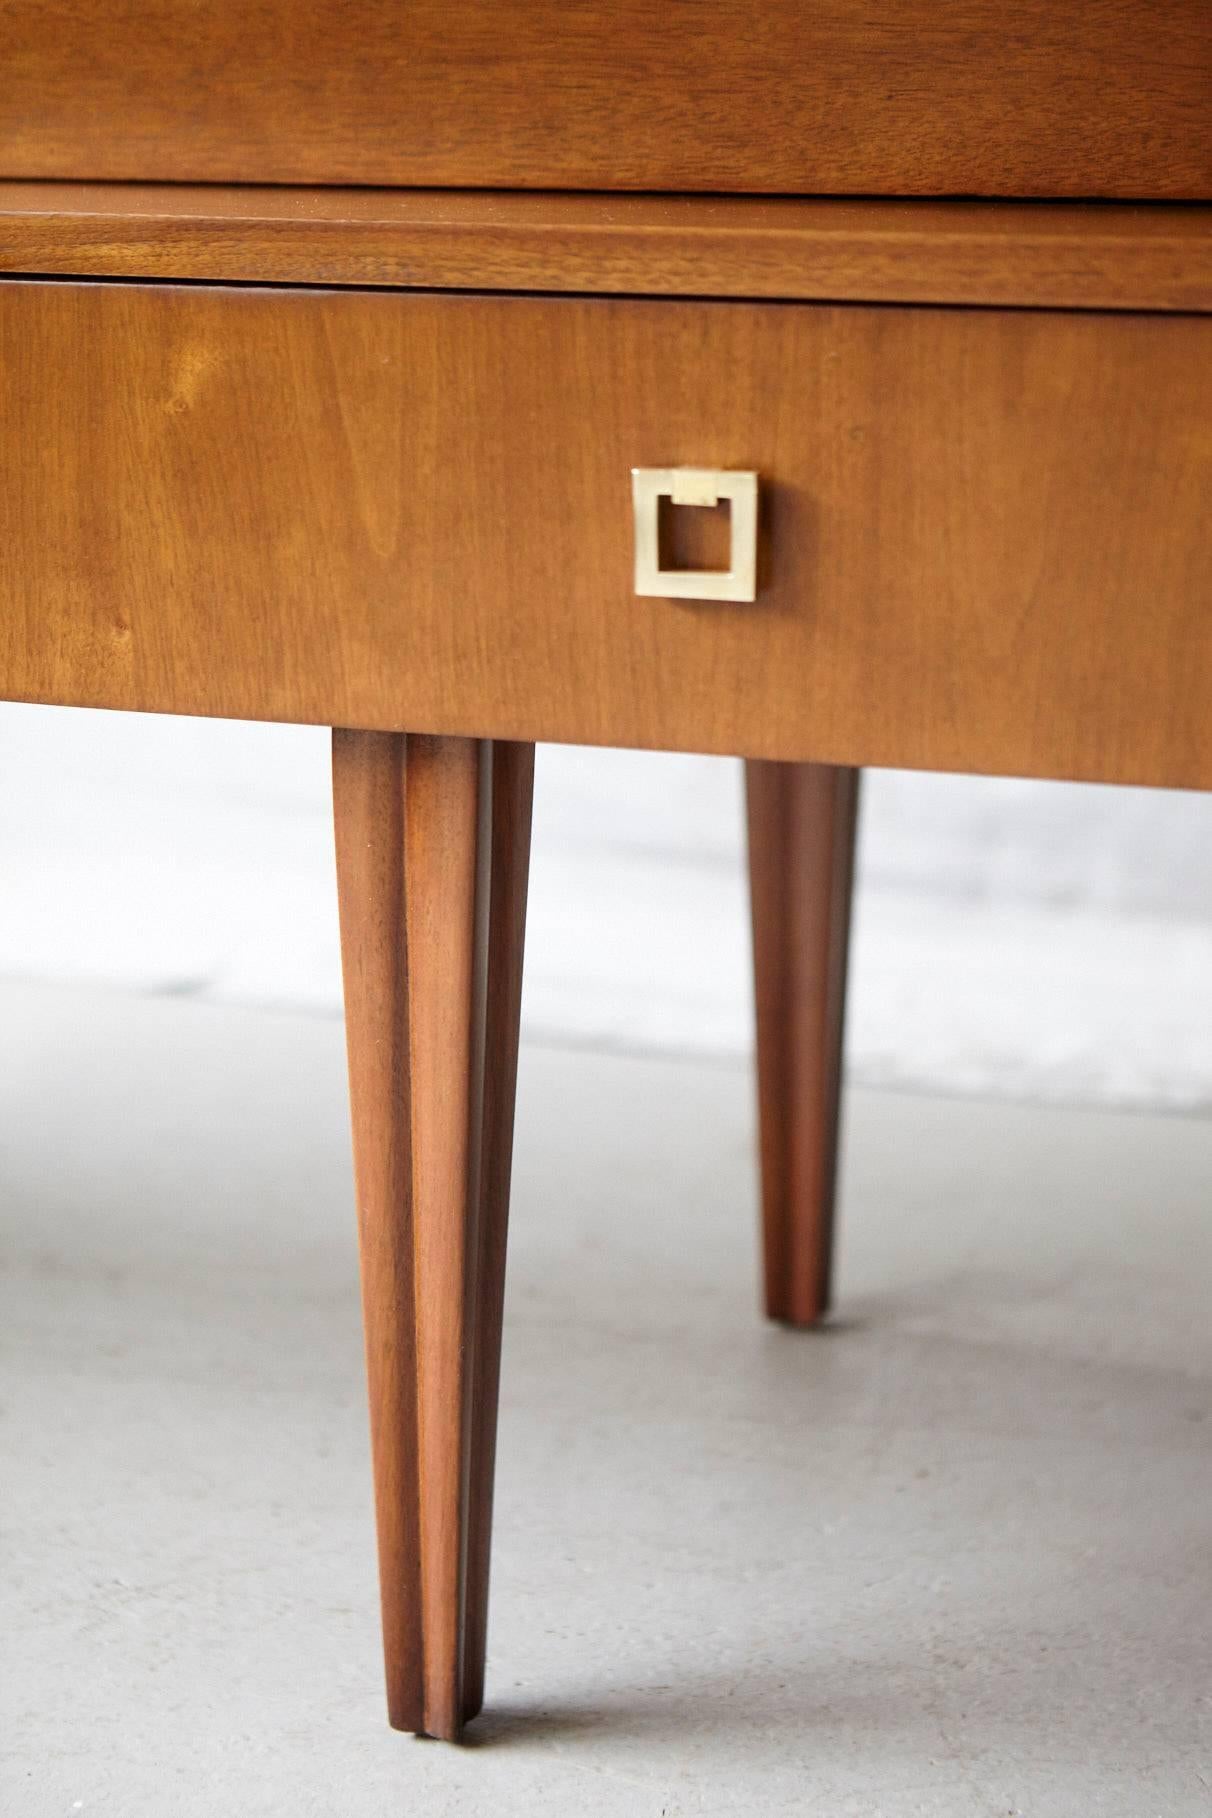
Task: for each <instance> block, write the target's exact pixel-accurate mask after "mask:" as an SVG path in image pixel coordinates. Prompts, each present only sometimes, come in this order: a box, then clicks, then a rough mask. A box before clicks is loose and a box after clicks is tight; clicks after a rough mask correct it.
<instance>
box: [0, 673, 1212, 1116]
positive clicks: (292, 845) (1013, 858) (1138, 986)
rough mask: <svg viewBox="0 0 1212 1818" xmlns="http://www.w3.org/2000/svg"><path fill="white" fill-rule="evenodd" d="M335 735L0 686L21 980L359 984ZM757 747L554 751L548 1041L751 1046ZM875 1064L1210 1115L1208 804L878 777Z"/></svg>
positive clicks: (857, 1022)
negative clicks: (748, 841) (338, 822)
mask: <svg viewBox="0 0 1212 1818" xmlns="http://www.w3.org/2000/svg"><path fill="white" fill-rule="evenodd" d="M329 816H330V789H329V778H328V738H327V734H325V733H324V732H322V731H319V730H316V729H314V728H301V727H281V726H251V725H235V724H231V723H228V722H222V721H202V720H174V719H158V718H153V717H143V716H134V715H126V714H103V713H93V712H83V711H74V712H73V711H65V710H55V709H44V708H35V707H12V706H6V707H3V708H0V973H8V974H12V975H20V976H24V977H39V978H46V979H62V980H71V979H79V980H84V979H87V980H90V981H101V982H107V983H110V984H113V985H115V986H119V987H122V988H126V989H131V990H137V991H144V992H157V991H170V992H177V993H190V994H193V995H197V996H199V997H203V998H207V997H209V998H214V999H222V1000H226V1001H228V1002H232V1001H235V1002H244V1003H250V1004H276V1005H292V1006H304V1007H307V1008H310V1009H313V1010H315V1011H317V1012H320V1013H331V1014H336V1013H338V1011H339V1005H340V977H339V959H338V950H337V932H336V912H335V900H334V882H333V865H332V847H331V830H330V820H329ZM742 865H743V844H742V817H741V795H740V767H739V766H738V765H737V764H734V763H728V762H725V761H722V760H716V759H702V758H686V757H670V756H652V755H647V754H637V753H626V752H601V751H580V750H574V749H571V748H568V747H543V748H542V749H541V751H540V753H539V767H538V782H537V794H536V825H535V850H534V864H533V871H532V886H531V916H530V929H529V937H528V945H527V967H526V993H525V1009H524V1016H525V1021H526V1026H527V1029H528V1031H529V1033H530V1034H531V1036H532V1037H537V1038H541V1039H545V1040H553V1041H565V1042H567V1041H574V1042H578V1043H581V1042H586V1043H595V1044H607V1045H613V1046H620V1047H644V1048H658V1049H660V1048H664V1049H669V1050H691V1051H697V1052H707V1053H712V1054H725V1055H727V1054H735V1053H739V1052H742V1051H744V1050H745V1049H746V1048H747V1047H748V1045H749V1043H750V1041H751V1024H750V1002H749V983H750V982H749V953H748V931H747V924H746V919H745V916H746V911H745V890H744V877H743V868H742ZM849 1064H850V1068H851V1072H852V1075H853V1076H854V1077H858V1078H861V1079H864V1080H867V1081H874V1082H882V1083H888V1084H894V1085H904V1086H910V1087H912V1086H929V1087H932V1088H940V1087H941V1088H943V1089H947V1090H959V1091H975V1092H996V1093H1005V1094H1013V1095H1017V1096H1031V1097H1042V1098H1058V1099H1059V1098H1064V1099H1088V1100H1094V1101H1104V1102H1106V1101H1111V1102H1120V1103H1141V1104H1164V1105H1171V1106H1174V1107H1176V1108H1184V1109H1191V1108H1212V797H1207V796H1198V795H1184V794H1180V793H1163V792H1156V791H1147V790H1110V789H1099V788H1092V787H1078V786H1067V785H1060V784H1038V783H1027V782H1016V781H990V780H986V779H976V778H968V777H935V776H919V775H912V774H909V773H906V772H887V771H884V772H872V773H869V774H868V776H867V778H866V793H865V799H864V809H863V824H862V835H861V844H860V889H859V901H858V909H857V920H856V938H855V948H854V968H853V989H852V999H851V1016H850V1025H849Z"/></svg>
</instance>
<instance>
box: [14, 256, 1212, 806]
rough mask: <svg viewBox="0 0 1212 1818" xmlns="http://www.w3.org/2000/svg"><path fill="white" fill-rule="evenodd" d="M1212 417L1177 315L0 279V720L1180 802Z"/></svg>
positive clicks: (1196, 332) (1202, 583) (1209, 360)
mask: <svg viewBox="0 0 1212 1818" xmlns="http://www.w3.org/2000/svg"><path fill="white" fill-rule="evenodd" d="M1210 426H1212V321H1210V320H1208V319H1207V318H1202V317H1193V316H1161V315H1155V316H1127V315H1083V314H1076V313H1074V314H1050V313H1047V312H1030V311H1022V312H1016V313H1015V312H1006V313H1002V312H997V311H990V310H975V311H965V310H930V309H881V308H871V309H868V308H863V307H858V306H846V307H838V308H833V307H823V306H812V305H806V304H805V305H798V304H797V305H771V304H740V303H736V304H733V303H681V302H637V301H609V300H597V301H581V300H571V299H569V300H559V299H543V300H540V299H533V300H527V299H513V298H508V299H506V298H478V297H462V296H451V295H444V296H443V295H436V296H435V295H403V294H376V293H370V292H341V291H329V292H289V291H273V290H262V291H223V290H218V289H203V288H165V289H156V288H153V287H148V288H142V287H137V286H125V285H120V284H100V285H73V284H63V283H59V284H36V283H13V282H10V283H7V284H3V285H0V462H2V464H3V485H0V694H3V695H7V696H9V697H11V698H14V699H20V700H42V701H62V702H78V703H82V704H89V705H97V706H113V707H129V708H144V709H152V710H158V711H166V712H179V713H206V714H223V715H232V716H235V717H247V718H254V719H257V718H265V719H286V720H305V721H312V722H318V723H321V724H330V725H347V726H361V727H368V728H378V729H382V730H402V729H405V728H408V729H412V730H419V731H425V732H446V733H462V734H472V735H477V736H480V735H489V736H493V737H504V738H515V739H522V740H526V741H533V740H535V739H555V740H571V741H574V742H575V741H580V742H584V743H593V744H605V745H635V746H651V747H659V748H671V749H680V750H699V751H719V752H730V753H736V754H740V755H743V756H747V757H767V758H787V759H799V760H808V761H817V762H827V763H835V764H846V765H864V764H891V765H908V766H922V767H926V768H933V769H943V770H947V769H959V770H974V771H984V772H993V773H1009V774H1023V775H1042V776H1068V777H1088V778H1093V779H1103V780H1106V781H1120V782H1128V781H1134V782H1148V783H1162V784H1178V785H1187V786H1204V787H1206V786H1208V785H1209V784H1212V715H1210V714H1209V712H1208V702H1209V699H1210V698H1212V610H1210V601H1209V589H1210V586H1212V514H1209V512H1208V498H1209V496H1210V493H1212V427H1210ZM633 465H639V466H653V467H667V466H675V465H703V466H718V467H724V468H752V469H755V470H756V471H757V472H758V474H759V475H760V476H761V488H762V513H763V516H762V523H761V529H760V542H759V564H758V597H757V600H756V602H755V603H753V604H751V605H743V604H741V605H731V604H724V603H716V604H709V605H703V604H695V603H693V602H682V603H675V602H671V601H666V600H660V599H639V598H637V597H636V596H635V594H634V592H633V586H632V505H631V483H630V469H631V467H632V466H633Z"/></svg>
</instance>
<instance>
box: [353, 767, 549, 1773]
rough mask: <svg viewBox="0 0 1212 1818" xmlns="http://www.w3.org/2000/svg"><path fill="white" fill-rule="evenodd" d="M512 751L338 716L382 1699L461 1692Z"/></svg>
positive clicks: (505, 975)
mask: <svg viewBox="0 0 1212 1818" xmlns="http://www.w3.org/2000/svg"><path fill="white" fill-rule="evenodd" d="M532 775H533V751H532V750H531V749H529V748H521V747H511V746H503V745H496V746H494V745H492V744H491V743H489V742H487V741H480V740H469V739H432V738H423V737H422V738H406V737H404V736H402V735H391V734H376V733H361V732H345V731H338V732H336V733H335V734H334V739H333V801H334V812H335V821H336V841H337V877H338V886H339V898H340V909H341V951H342V961H343V968H344V975H345V1021H346V1035H347V1043H348V1050H349V1079H350V1102H351V1108H352V1121H353V1145H354V1167H355V1175H356V1182H357V1204H358V1229H359V1243H360V1252H361V1264H362V1300H363V1312H364V1321H365V1331H366V1360H367V1374H368V1380H369V1388H370V1410H371V1441H372V1450H373V1458H374V1475H375V1507H376V1516H377V1524H378V1532H379V1569H380V1581H381V1590H382V1608H383V1638H384V1652H385V1657H386V1667H387V1697H388V1714H389V1716H390V1719H391V1722H392V1724H393V1725H394V1726H395V1727H396V1728H397V1729H405V1730H414V1731H417V1732H421V1733H424V1734H426V1735H431V1736H440V1737H444V1738H446V1739H448V1740H454V1739H456V1738H457V1737H458V1736H459V1734H460V1733H461V1731H462V1727H463V1724H464V1723H465V1722H466V1721H468V1720H469V1719H470V1718H471V1717H473V1716H474V1715H475V1713H476V1712H477V1711H478V1710H479V1708H480V1704H481V1701H482V1697H483V1683H484V1657H483V1654H484V1638H485V1633H486V1624H487V1596H488V1542H489V1529H490V1524H491V1509H492V1470H493V1458H494V1447H495V1431H496V1404H497V1383H498V1374H499V1368H500V1344H501V1313H502V1304H503V1292H504V1269H505V1230H506V1223H507V1218H508V1207H509V1173H510V1158H511V1149H512V1129H513V1095H514V1083H515V1079H516V1072H517V1041H518V1005H519V1001H520V991H521V966H522V935H523V926H524V921H525V904H526V884H525V879H526V867H527V858H528V852H529V841H530V792H531V778H532Z"/></svg>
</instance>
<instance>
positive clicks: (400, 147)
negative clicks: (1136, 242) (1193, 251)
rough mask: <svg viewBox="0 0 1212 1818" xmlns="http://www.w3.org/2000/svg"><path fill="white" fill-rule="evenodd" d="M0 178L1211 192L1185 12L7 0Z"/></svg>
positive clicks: (1181, 3) (719, 0) (1034, 1)
mask: <svg viewBox="0 0 1212 1818" xmlns="http://www.w3.org/2000/svg"><path fill="white" fill-rule="evenodd" d="M0 65H2V67H3V69H4V81H3V83H2V84H0V174H3V175H5V176H10V177H63V178H85V179H87V178H109V179H119V180H125V179H148V180H152V181H174V182H176V181H180V182H191V183H192V182H213V181H218V182H226V183H240V182H259V183H270V182H272V183H370V184H404V185H417V184H436V185H441V186H447V187H448V186H460V185H466V186H468V187H472V188H485V187H488V188H503V187H504V188H523V189H533V188H552V189H603V190H610V189H633V190H634V189H639V190H654V189H655V190H699V191H751V192H778V193H784V194H821V195H828V194H845V195H996V196H1101V197H1115V196H1119V197H1127V198H1136V197H1152V198H1168V199H1173V200H1187V201H1190V200H1206V199H1209V198H1212V115H1210V112H1209V108H1208V94H1209V84H1210V80H1212V9H1210V8H1209V7H1208V6H1207V5H1206V4H1203V3H1202V0H1096V3H1095V0H1088V3H1087V4H1084V5H1076V4H1074V5H1058V4H1056V0H898V4H897V5H895V6H878V5H874V4H872V3H871V0H814V4H812V5H806V4H804V0H763V4H762V5H761V7H760V8H757V9H755V8H754V7H753V6H752V5H750V4H748V3H747V0H679V4H678V5H676V6H664V7H662V6H654V5H652V4H651V0H573V3H571V4H570V3H569V0H491V3H489V0H409V4H407V5H405V4H402V3H401V0H344V3H343V4H342V5H340V6H338V5H336V4H333V0H210V4H208V5H205V6H200V5H198V4H196V0H7V3H6V5H5V7H4V8H3V12H2V15H0Z"/></svg>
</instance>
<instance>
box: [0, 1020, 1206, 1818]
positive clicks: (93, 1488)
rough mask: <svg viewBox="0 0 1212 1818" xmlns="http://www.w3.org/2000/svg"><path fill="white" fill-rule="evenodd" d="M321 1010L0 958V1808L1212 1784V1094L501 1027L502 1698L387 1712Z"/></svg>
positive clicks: (817, 1795)
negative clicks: (187, 995) (799, 1172)
mask: <svg viewBox="0 0 1212 1818" xmlns="http://www.w3.org/2000/svg"><path fill="white" fill-rule="evenodd" d="M343 1095H344V1081H343V1055H342V1036H341V1029H340V1026H339V1024H338V1023H337V1022H335V1021H332V1020H325V1019H322V1018H306V1017H298V1016H291V1015H282V1014H271V1013H266V1012H250V1011H239V1010H221V1009H215V1008H210V1007H205V1006H199V1005H195V1004H190V1003H188V1002H184V1001H176V1002H174V1001H168V1000H140V999H137V998H131V997H124V996H119V995H113V996H106V995H103V994H99V993H88V992H86V991H76V990H69V989H66V988H63V987H58V988H55V987H35V986H21V987H17V986H13V985H6V986H4V987H3V990H2V991H0V1211H2V1216H3V1232H4V1237H3V1245H4V1279H3V1287H4V1294H5V1301H4V1307H3V1312H2V1315H0V1317H2V1322H3V1323H2V1337H3V1342H4V1346H5V1353H6V1357H5V1365H4V1372H5V1388H4V1396H3V1402H4V1422H3V1425H4V1438H3V1447H4V1454H3V1455H4V1464H3V1489H2V1492H0V1495H2V1514H3V1523H4V1530H5V1538H4V1553H5V1558H6V1570H5V1573H4V1593H3V1594H4V1607H3V1610H2V1611H0V1633H2V1635H3V1648H2V1655H0V1676H2V1687H0V1749H2V1750H3V1765H2V1767H0V1809H2V1810H3V1812H4V1814H5V1818H43V1815H44V1814H45V1815H47V1818H50V1815H51V1814H54V1815H56V1818H58V1815H59V1814H70V1813H74V1812H82V1813H93V1812H95V1813H105V1814H121V1815H123V1818H125V1815H126V1814H131V1815H139V1818H142V1815H144V1814H146V1815H147V1818H194V1815H198V1818H201V1815H203V1814H205V1815H206V1818H219V1815H220V1814H221V1815H222V1818H229V1815H233V1814H234V1815H235V1818H257V1815H259V1814H271V1813H272V1814H275V1815H279V1814H281V1815H286V1814H289V1815H291V1818H296V1815H298V1818H303V1815H309V1814H316V1815H321V1814H322V1815H324V1818H330V1815H331V1818H369V1815H371V1814H374V1815H376V1818H378V1815H380V1814H382V1815H386V1814H391V1815H392V1818H397V1815H407V1814H413V1813H416V1814H425V1818H430V1815H432V1814H446V1813H450V1814H475V1815H479V1814H489V1813H491V1814H493V1818H508V1814H511V1813H517V1814H527V1815H528V1818H542V1815H544V1814H553V1815H554V1814H559V1815H560V1818H569V1814H572V1813H576V1814H582V1813H587V1814H598V1813H602V1814H607V1813H618V1814H626V1815H627V1818H659V1815H661V1814H666V1815H667V1818H673V1815H674V1814H689V1813H695V1814H697V1813H703V1814H712V1815H713V1818H714V1815H716V1814H731V1813H753V1814H761V1815H762V1818H776V1815H778V1814H783V1813H796V1814H801V1813H813V1814H815V1813H820V1814H826V1815H828V1818H847V1815H854V1818H859V1815H862V1818H879V1815H887V1818H902V1815H908V1814H916V1813H925V1814H930V1815H931V1818H950V1815H951V1814H954V1815H955V1818H983V1815H985V1814H988V1815H989V1818H998V1815H1003V1814H1012V1813H1021V1814H1025V1815H1029V1818H1095V1815H1101V1814H1114V1815H1116V1818H1152V1815H1153V1814H1163V1815H1164V1818H1178V1815H1180V1814H1187V1813H1191V1814H1195V1813H1207V1812H1208V1811H1209V1810H1212V1734H1210V1726H1209V1697H1210V1693H1212V1636H1210V1632H1209V1629H1210V1625H1209V1621H1208V1611H1209V1602H1210V1600H1209V1592H1210V1590H1212V1545H1210V1541H1212V1421H1210V1419H1209V1405H1210V1397H1209V1381H1210V1378H1212V1322H1210V1320H1209V1317H1208V1307H1209V1285H1210V1283H1212V1125H1210V1124H1209V1123H1207V1122H1199V1121H1194V1120H1187V1121H1185V1120H1182V1119H1178V1118H1169V1119H1159V1118H1153V1117H1148V1116H1141V1115H1118V1116H1110V1115H1107V1114H1105V1113H1090V1112H1062V1111H1057V1110H1048V1111H1040V1110H1033V1109H1025V1108H1016V1107H1010V1106H1006V1105H991V1104H983V1103H964V1102H958V1101H953V1102H947V1101H942V1100H931V1099H924V1098H912V1097H907V1096H906V1097H896V1096H891V1095H879V1094H873V1093H866V1094H858V1093H856V1094H854V1095H853V1096H852V1101H851V1105H850V1118H849V1130H848V1137H849V1140H848V1153H847V1162H846V1169H845V1177H844V1199H845V1218H844V1224H843V1239H842V1255H841V1297H840V1315H839V1318H838V1320H837V1322H836V1323H835V1325H834V1326H833V1327H832V1328H831V1329H830V1330H829V1331H826V1332H824V1333H821V1334H819V1335H811V1336H796V1335H792V1334H789V1333H786V1332H781V1331H777V1330H772V1329H771V1328H769V1327H767V1326H764V1325H763V1324H762V1323H761V1321H760V1320H759V1319H758V1317H757V1315H756V1312H755V1306H754V1301H755V1286H754V1280H755V1251H754V1244H753V1233H752V1225H753V1190H752V1183H751V1178H750V1169H749V1146H750V1136H751V1132H750V1116H751V1111H750V1093H749V1082H748V1079H747V1077H746V1075H745V1073H744V1072H743V1071H742V1070H741V1069H739V1068H737V1067H734V1066H732V1065H715V1066H711V1065H706V1064H703V1063H694V1064H691V1063H686V1062H673V1061H663V1060H653V1059H647V1060H640V1059H624V1058H618V1057H615V1058H609V1059H606V1058H602V1057H599V1056H594V1055H592V1054H571V1053H567V1052H557V1051H544V1050H541V1049H533V1048H532V1049H531V1050H529V1051H528V1052H526V1054H525V1056H524V1062H523V1068H522V1082H521V1096H520V1105H519V1142H518V1156H517V1175H516V1188H515V1217H514V1230H513V1247H512V1258H511V1274H510V1283H509V1315H508V1322H507V1336H506V1355H505V1373H504V1406H503V1410H502V1433H501V1466H500V1478H499V1500H498V1517H497V1550H496V1558H495V1585H494V1605H493V1623H492V1634H491V1642H490V1649H491V1652H490V1661H489V1705H488V1709H487V1711H486V1713H485V1716H484V1717H483V1718H482V1719H481V1721H480V1722H479V1723H478V1724H477V1725H476V1726H475V1728H474V1730H473V1732H472V1735H473V1737H474V1744H473V1746H470V1747H468V1748H467V1749H465V1750H462V1751H456V1750H453V1749H449V1748H446V1747H443V1746H441V1745H438V1744H432V1743H418V1742H415V1741H413V1740H411V1739H409V1738H403V1737H399V1736H394V1735H392V1734H391V1733H390V1732H389V1731H388V1730H387V1729H386V1727H385V1725H384V1721H383V1715H382V1701H381V1691H380V1681H379V1665H378V1658H377V1648H378V1638H377V1615H376V1608H375V1591H374V1580H373V1563H372V1537H371V1521H370V1510H369V1474H368V1466H367V1457H366V1435H365V1419H364V1410H363V1399H362V1381H361V1356H360V1339H359V1333H358V1315H357V1303H356V1278H355V1262H354V1249H353V1237H352V1213H351V1204H350V1191H349V1184H348V1167H347V1133H346V1122H345V1105H344V1096H343Z"/></svg>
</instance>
